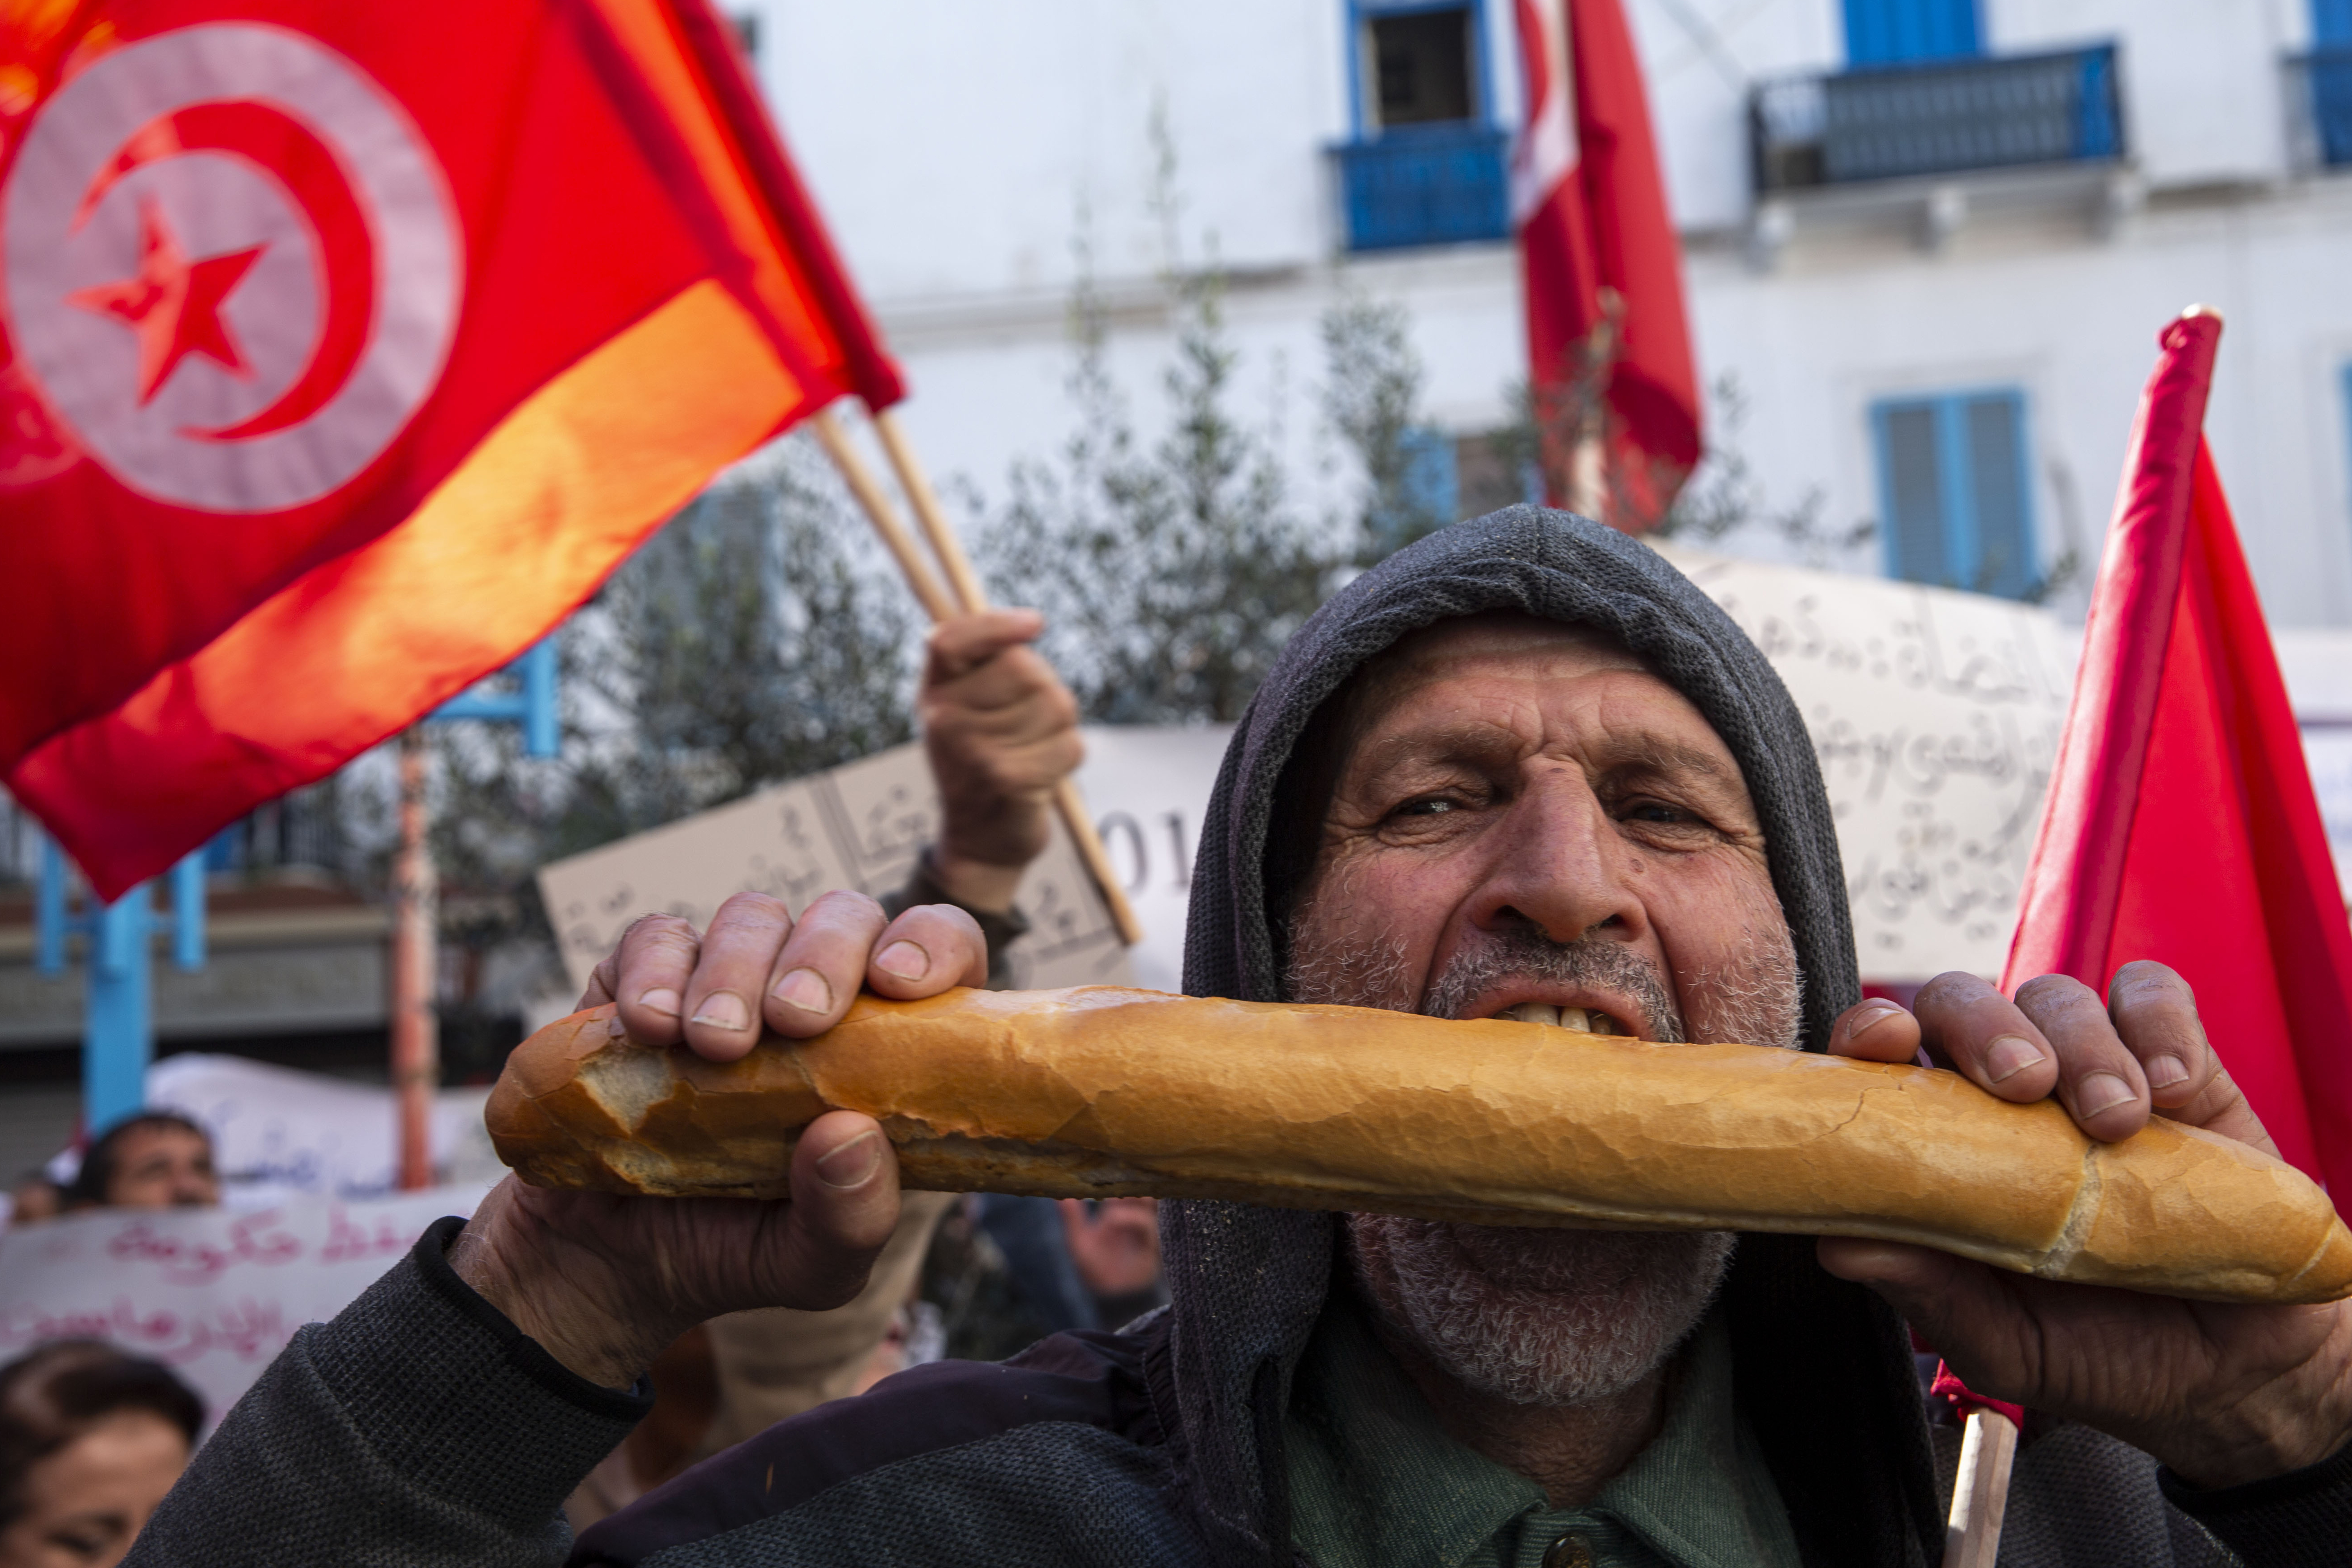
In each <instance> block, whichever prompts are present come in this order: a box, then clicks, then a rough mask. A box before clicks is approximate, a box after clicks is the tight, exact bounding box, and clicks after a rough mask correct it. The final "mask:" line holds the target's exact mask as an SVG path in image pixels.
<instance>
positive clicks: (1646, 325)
mask: <svg viewBox="0 0 2352 1568" xmlns="http://www.w3.org/2000/svg"><path fill="white" fill-rule="evenodd" d="M1517 15H1518V34H1519V58H1520V63H1521V66H1522V68H1523V71H1524V79H1525V81H1526V83H1527V122H1526V124H1525V126H1524V127H1523V128H1522V130H1521V132H1520V135H1519V138H1518V142H1517V146H1516V147H1515V148H1514V149H1513V150H1512V154H1511V218H1512V222H1513V223H1514V224H1515V225H1516V226H1517V228H1518V231H1519V256H1520V263H1521V266H1522V267H1523V268H1524V269H1525V273H1526V283H1527V306H1528V388H1529V391H1530V394H1531V395H1532V396H1533V398H1534V402H1535V405H1536V409H1537V411H1538V420H1539V422H1540V423H1541V424H1542V425H1543V426H1544V427H1545V428H1546V430H1547V431H1548V432H1549V430H1550V428H1551V426H1553V425H1554V423H1555V422H1556V420H1557V417H1558V416H1559V414H1560V413H1561V412H1562V411H1564V410H1570V409H1575V408H1576V407H1577V406H1578V405H1580V404H1581V403H1582V402H1584V401H1586V400H1587V399H1589V397H1590V395H1591V391H1592V390H1600V391H1601V404H1602V405H1603V406H1604V407H1605V409H1606V411H1607V419H1606V426H1607V428H1606V431H1605V440H1604V446H1603V450H1602V454H1601V455H1602V459H1603V463H1604V466H1605V468H1606V474H1605V479H1606V484H1605V486H1604V489H1603V495H1604V507H1603V510H1605V511H1606V512H1607V513H1608V514H1609V515H1607V516H1605V517H1603V519H1602V521H1606V522H1609V523H1612V524H1613V525H1615V526H1616V527H1619V528H1623V529H1627V530H1629V531H1639V530H1641V529H1645V528H1650V527H1653V526H1654V525H1655V524H1656V523H1657V522H1658V521H1660V520H1661V519H1663V518H1664V516H1665V513H1666V509H1667V508H1668V507H1669V506H1671V505H1673V504H1674V499H1675V492H1676V491H1677V490H1679V489H1681V488H1682V483H1683V480H1684V479H1686V478H1687V477H1688V476H1689V474H1690V470H1691V469H1692V468H1694V467H1696V464H1697V462H1698V459H1699V425H1700V416H1699V395H1698V373H1697V371H1696V368H1695V367H1694V365H1693V363H1692V361H1691V344H1690V329H1689V326H1688V325H1687V324H1686V322H1685V318H1684V314H1683V281H1682V248H1681V247H1680V245H1679V244H1678V243H1677V241H1676V240H1675V227H1674V220H1673V219H1672V218H1671V217H1670V216H1668V214H1667V211H1666V191H1665V184H1664V181H1663V180H1661V179H1660V178H1659V174H1658V153H1657V143H1656V141H1655V139H1654V137H1653V136H1652V135H1651V133H1650V106H1649V100H1648V99H1647V97H1646V95H1645V94H1644V92H1643V87H1642V67H1641V62H1640V61H1639V60H1638V59H1637V58H1635V57H1634V53H1633V36H1632V34H1631V33H1629V32H1628V31H1627V30H1626V26H1625V16H1624V13H1623V11H1622V9H1620V7H1619V5H1618V0H1517ZM1612 339H1613V342H1612V341H1611V340H1612ZM1596 362H1597V363H1596ZM1604 378H1605V379H1604ZM1604 387H1605V389H1603V388H1604ZM1548 444H1549V443H1548ZM1555 458H1557V459H1558V460H1555ZM1544 467H1545V470H1546V473H1547V474H1548V475H1549V476H1552V479H1550V481H1549V482H1551V483H1553V484H1554V485H1555V486H1557V485H1559V476H1561V475H1564V474H1566V473H1567V472H1569V469H1570V459H1569V458H1568V457H1567V455H1566V454H1552V453H1548V454H1547V457H1546V461H1545V464H1544ZM1553 499H1554V500H1558V501H1565V500H1567V499H1568V498H1567V497H1566V496H1565V495H1556V496H1555V497H1554V498H1553Z"/></svg>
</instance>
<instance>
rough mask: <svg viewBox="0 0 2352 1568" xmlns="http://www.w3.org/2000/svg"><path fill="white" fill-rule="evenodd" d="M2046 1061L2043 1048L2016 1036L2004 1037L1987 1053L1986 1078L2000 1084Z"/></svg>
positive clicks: (1993, 1044)
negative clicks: (2037, 1063)
mask: <svg viewBox="0 0 2352 1568" xmlns="http://www.w3.org/2000/svg"><path fill="white" fill-rule="evenodd" d="M2043 1059H2045V1058H2043V1057H2042V1047H2040V1046H2037V1045H2035V1044H2034V1043H2033V1042H2032V1040H2025V1039H2020V1038H2019V1037H2017V1036H2015V1035H2003V1036H2002V1037H2000V1038H1999V1039H1997V1040H1995V1041H1994V1042H1993V1043H1992V1046H1991V1048H1990V1049H1989V1050H1987V1051H1986V1052H1985V1077H1987V1078H1989V1079H1992V1081H1993V1082H1995V1083H2000V1081H2002V1080H2003V1079H2008V1078H2011V1077H2013V1076H2014V1075H2016V1074H2018V1073H2021V1072H2023V1071H2024V1070H2025V1069H2026V1068H2030V1067H2032V1066H2033V1065H2034V1064H2035V1063H2036V1062H2039V1061H2042V1060H2043Z"/></svg>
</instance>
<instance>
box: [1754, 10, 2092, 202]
mask: <svg viewBox="0 0 2352 1568" xmlns="http://www.w3.org/2000/svg"><path fill="white" fill-rule="evenodd" d="M1748 137H1749V147H1750V151H1751V153H1752V155H1753V157H1754V160H1755V168H1754V174H1755V180H1756V188H1757V190H1758V191H1759V192H1774V191H1787V190H1801V189H1805V188H1808V187H1812V186H1820V185H1842V184H1853V183H1856V182H1860V181H1864V180H1891V179H1901V178H1906V177H1915V176H1919V175H1931V174H1959V173H1963V172H1966V171H1969V170H1975V169H2007V168H2015V167H2019V166H2021V165H2027V164H2034V163H2086V162H2095V161H2103V160H2108V159H2114V158H2119V157H2121V156H2122V155H2123V152H2124V123H2123V107H2122V104H2121V102H2120V100H2119V98H2118V95H2117V90H2116V51H2115V46H2113V45H2112V44H2103V45H2100V46H2098V47H2095V48H2087V49H2069V50H2066V51H2064V52H2063V53H2059V54H2048V55H2019V56H2012V57H2009V58H2000V59H1976V60H1938V61H1937V62H1935V63H1933V64H1926V65H1916V66H1898V67H1894V68H1874V69H1871V70H1856V71H1844V72H1841V73H1839V74H1837V75H1834V76H1816V77H1800V78H1792V79H1787V80H1782V81H1773V82H1766V83H1763V84H1761V85H1759V87H1758V88H1757V89H1755V91H1754V93H1753V95H1752V96H1751V97H1750V98H1749V100H1748Z"/></svg>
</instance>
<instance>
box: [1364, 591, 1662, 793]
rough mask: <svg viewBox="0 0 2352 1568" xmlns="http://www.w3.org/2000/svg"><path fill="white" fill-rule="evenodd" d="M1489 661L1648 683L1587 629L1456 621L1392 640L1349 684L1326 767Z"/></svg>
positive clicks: (1637, 662) (1513, 618)
mask: <svg viewBox="0 0 2352 1568" xmlns="http://www.w3.org/2000/svg"><path fill="white" fill-rule="evenodd" d="M1490 658H1503V659H1510V660H1514V661H1521V660H1524V661H1526V662H1528V663H1529V664H1532V665H1534V666H1536V667H1537V668H1539V669H1543V670H1544V671H1545V672H1546V673H1558V674H1560V675H1570V674H1587V673H1593V672H1598V671H1601V670H1612V669H1622V670H1631V671H1635V672H1638V673H1641V674H1643V675H1651V676H1654V675H1655V672H1654V670H1652V669H1651V668H1650V667H1649V665H1648V664H1647V663H1645V662H1644V661H1643V658H1641V656H1640V655H1638V654H1636V653H1634V652H1633V650H1632V649H1631V648H1629V647H1625V645H1624V644H1622V643H1621V642H1619V641H1618V640H1617V639H1616V638H1614V637H1611V636H1610V635H1609V634H1608V633H1606V632H1604V631H1601V630H1600V629H1599V628H1597V627H1594V626H1578V625H1569V624H1565V623H1562V622H1559V621H1547V620H1544V619H1542V618H1540V617H1538V616H1529V615H1523V614H1521V613H1519V612H1517V611H1510V610H1495V611H1489V612H1486V614H1483V615H1476V616H1455V617H1454V618H1452V619H1450V620H1443V621H1439V622H1436V623H1435V624H1433V625H1432V626H1423V628H1422V629H1421V630H1419V631H1417V632H1413V633H1412V634H1411V635H1409V636H1407V637H1402V638H1400V639H1398V640H1397V641H1396V642H1395V643H1393V644H1391V646H1390V647H1388V648H1386V649H1385V650H1383V651H1382V652H1381V653H1379V654H1377V655H1375V656H1374V657H1373V658H1370V660H1368V661H1366V663H1365V664H1364V666H1363V667H1362V668H1360V669H1359V670H1357V672H1356V673H1355V675H1354V676H1353V677H1351V678H1350V679H1349V682H1348V684H1347V685H1346V686H1345V687H1343V688H1342V689H1340V692H1339V697H1338V699H1337V702H1338V712H1337V713H1336V714H1335V715H1334V717H1335V718H1336V719H1337V720H1338V722H1337V724H1336V725H1335V726H1334V732H1333V734H1332V735H1331V741H1332V742H1336V744H1335V746H1334V755H1333V759H1332V760H1333V761H1334V762H1335V763H1341V764H1344V763H1345V762H1346V760H1347V758H1348V757H1349V755H1350V754H1351V753H1353V752H1354V751H1355V749H1356V745H1357V743H1358V742H1360V741H1361V740H1362V739H1363V737H1364V736H1365V735H1366V734H1367V733H1369V732H1370V731H1371V730H1372V729H1373V728H1374V727H1375V726H1377V725H1378V724H1379V723H1380V721H1381V719H1382V718H1383V717H1385V716H1386V715H1387V714H1389V713H1391V711H1393V710H1395V709H1396V707H1397V705H1398V704H1399V703H1401V702H1402V701H1404V700H1406V699H1407V698H1409V697H1412V696H1413V695H1414V694H1415V693H1417V692H1420V691H1422V690H1423V689H1426V688H1428V687H1430V686H1432V685H1434V684H1437V683H1439V682H1442V681H1444V680H1445V679H1448V678H1450V677H1452V676H1454V675H1455V674H1457V673H1458V672H1459V671H1461V670H1462V669H1463V668H1464V667H1465V666H1466V665H1468V664H1471V663H1474V662H1477V661H1481V660H1485V659H1490Z"/></svg>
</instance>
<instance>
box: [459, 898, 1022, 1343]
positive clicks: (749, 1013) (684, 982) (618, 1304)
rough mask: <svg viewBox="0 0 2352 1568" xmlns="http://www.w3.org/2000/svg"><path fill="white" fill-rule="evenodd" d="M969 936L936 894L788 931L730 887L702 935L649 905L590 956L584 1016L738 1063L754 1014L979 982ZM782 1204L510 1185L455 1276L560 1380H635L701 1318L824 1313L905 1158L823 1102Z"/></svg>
mask: <svg viewBox="0 0 2352 1568" xmlns="http://www.w3.org/2000/svg"><path fill="white" fill-rule="evenodd" d="M987 973H988V952H987V945H986V943H985V942H982V938H981V934H980V928H979V927H978V926H977V925H975V924H974V923H973V921H972V918H971V916H970V915H968V914H966V913H964V912H963V911H962V910H959V909H955V908H953V907H952V906H950V905H945V904H932V905H925V906H921V907H919V908H916V909H911V910H908V911H907V912H906V913H905V914H902V915H900V916H899V917H898V919H897V920H895V921H886V919H885V917H884V916H883V913H882V910H881V906H879V905H878V904H877V903H875V901H874V900H871V899H869V898H866V897H865V896H864V895H863V894H859V893H828V894H826V895H825V896H824V898H821V899H819V900H817V901H816V902H815V903H814V904H811V905H810V906H809V907H808V910H806V911H805V912H804V913H803V915H802V917H801V919H800V921H798V922H797V924H796V923H795V922H794V921H793V919H792V918H791V916H790V915H789V914H787V913H786V911H785V910H784V906H783V905H782V904H781V903H779V902H777V901H776V900H773V899H771V898H768V897H766V896H764V895H761V894H757V893H738V894H737V895H736V896H735V897H733V898H731V899H730V900H727V902H726V903H725V904H723V905H721V906H720V908H719V913H718V914H717V915H716V916H715V917H714V918H713V919H712V921H711V922H710V929H709V931H706V932H703V933H701V934H699V935H698V934H697V933H696V931H695V930H694V928H693V927H692V926H691V925H688V923H687V922H686V921H682V920H679V919H678V918H677V917H676V916H674V915H648V916H646V917H645V918H644V919H642V920H640V921H637V922H636V923H635V925H632V926H631V927H630V928H629V929H628V931H626V932H625V934H624V935H623V936H622V938H621V944H620V946H619V948H618V949H616V950H615V951H614V952H613V953H612V955H611V956H609V957H607V958H606V959H605V960H604V962H603V963H600V964H598V965H597V966H596V971H595V974H594V976H593V978H592V979H591V980H590V981H589V984H588V989H587V991H586V993H585V994H583V996H582V997H581V999H580V1005H581V1006H582V1007H583V1008H586V1007H595V1006H601V1005H604V1004H605V1003H607V1002H613V1003H617V1004H618V1012H619V1020H620V1022H621V1024H622V1025H623V1026H624V1027H625V1030H626V1032H627V1033H628V1035H629V1036H630V1037H631V1038H633V1039H635V1040H636V1041H637V1042H638V1043H640V1044H642V1045H649V1046H671V1047H684V1048H687V1049H690V1050H692V1051H694V1052H696V1053H697V1054H698V1055H700V1056H703V1057H706V1058H709V1059H710V1060H712V1061H722V1062H723V1061H733V1060H735V1059H736V1058H739V1057H740V1056H742V1055H743V1054H744V1053H745V1052H746V1051H749V1050H750V1049H751V1047H752V1046H753V1045H754V1044H755V1043H756V1042H757V1041H758V1039H759V1037H760V1028H761V1025H762V1024H764V1025H765V1026H767V1027H768V1028H770V1029H772V1030H774V1031H775V1032H776V1033H778V1034H780V1035H787V1036H791V1037H795V1038H805V1037H809V1036H811V1035H817V1034H822V1033H824V1031H825V1030H826V1029H829V1028H831V1027H832V1026H834V1025H835V1024H836V1023H838V1022H839V1021H840V1019H841V1016H842V1015H843V1014H844V1013H845V1012H847V1011H848V1009H849V1004H850V1002H851V1001H852V1000H853V999H854V998H855V997H856V994H857V991H858V988H859V986H860V985H861V984H863V985H865V986H866V988H868V989H870V990H872V991H874V992H875V993H877V994H879V995H883V996H889V997H894V998H897V999H898V1000H901V1001H911V1000H913V999H915V998H917V997H921V996H933V995H937V994H939V993H940V992H942V991H945V990H947V989H948V988H949V987H950V986H953V985H976V984H980V983H981V982H982V981H983V980H985V979H986V978H987ZM792 1189H793V1195H792V1196H791V1197H790V1198H789V1199H786V1200H784V1201H782V1202H781V1203H756V1202H752V1201H750V1200H748V1199H724V1198H634V1197H620V1196H615V1195H614V1194H608V1193H573V1192H553V1191H549V1190H546V1189H542V1188H539V1187H532V1186H527V1185H525V1184H522V1183H521V1182H520V1181H518V1180H517V1179H515V1178H514V1177H511V1176H509V1177H508V1178H507V1180H506V1181H505V1182H503V1183H502V1184H499V1188H498V1190H497V1191H495V1192H493V1193H492V1194H490V1195H489V1197H488V1199H487V1200H485V1201H484V1203H483V1205H482V1206H481V1208H480V1209H479V1210H478V1211H477V1212H476V1213H475V1215H474V1218H473V1220H472V1222H471V1223H470V1224H468V1225H467V1226H466V1230H465V1234H464V1235H463V1236H461V1237H459V1238H458V1240H457V1246H456V1247H454V1248H452V1249H451V1252H450V1258H449V1260H450V1263H451V1264H452V1265H453V1266H454V1267H455V1268H457V1273H458V1276H459V1278H461V1279H464V1280H465V1281H466V1282H467V1284H468V1285H470V1286H472V1287H473V1288H474V1289H475V1290H476V1291H478V1293H479V1294H480V1295H481V1296H482V1297H483V1298H484V1299H485V1300H488V1302H489V1303H490V1304H491V1305H492V1306H494V1307H497V1308H498V1309H499V1310H500V1311H502V1312H504V1313H505V1314H506V1315H507V1316H508V1317H509V1319H511V1320H512V1321H514V1323H515V1325H516V1326H517V1327H518V1328H520V1329H521V1330H522V1331H523V1332H524V1333H526V1334H529V1335H530V1337H531V1338H532V1339H534V1340H536V1341H538V1342H540V1344H541V1345H542V1346H544V1347H545V1348H546V1350H547V1351H548V1352H549V1353H550V1354H551V1355H553V1356H554V1357H555V1358H556V1359H557V1360H558V1361H560V1362H562V1363H563V1364H564V1365H566V1366H568V1367H570V1368H571V1369H572V1371H574V1372H576V1373H580V1374H581V1375H582V1376H583V1377H586V1378H588V1379H589V1380H591V1381H592V1382H595V1383H601V1384H607V1385H608V1386H613V1387H624V1386H626V1385H627V1384H631V1383H634V1382H635V1380H636V1378H637V1375H638V1374H639V1373H642V1372H643V1371H644V1370H645V1369H646V1367H647V1366H649V1365H651V1364H652V1363H653V1359H654V1357H655V1356H656V1355H658V1354H660V1353H661V1351H662V1348H663V1347H664V1346H665V1345H667V1344H668V1343H669V1342H671V1341H672V1340H674V1339H676V1338H677V1336H678V1335H679V1334H681V1333H683V1332H684V1331H686V1330H688V1329H689V1328H691V1327H692V1326H694V1325H695V1324H696V1323H698V1322H702V1321H705V1320H707V1319H709V1318H713V1317H716V1316H718V1315H719V1313H721V1312H731V1311H738V1310H743V1309H745V1308H751V1307H799V1308H803V1309H806V1310H822V1309H824V1308H828V1307H837V1306H839V1305H841V1303H843V1302H844V1301H846V1300H849V1299H850V1298H851V1297H852V1296H854V1295H856V1293H857V1292H858V1290H859V1289H862V1288H863V1287H864V1285H865V1283H866V1271H867V1270H868V1269H869V1268H871V1267H872V1266H873V1262H874V1258H875V1255H876V1254H877V1253H878V1252H879V1251H880V1250H881V1247H882V1244H883V1243H884V1242H886V1241H887V1240H888V1239H889V1238H890V1232H891V1230H892V1228H893V1227H894V1226H896V1225H897V1224H898V1160H897V1157H896V1156H895V1155H894V1154H893V1153H892V1152H891V1149H890V1145H889V1143H888V1142H887V1141H886V1140H885V1139H884V1138H883V1136H882V1129H881V1127H880V1126H879V1125H878V1124H877V1123H876V1122H875V1121H874V1120H873V1119H872V1118H870V1117H866V1116H859V1115H856V1114H855V1113H854V1112H851V1111H846V1110H835V1111H831V1112H828V1113H827V1114H825V1115H824V1116H821V1117H819V1118H818V1119H817V1120H816V1121H813V1122H811V1123H810V1124H809V1127H808V1130H807V1131H805V1132H803V1134H802V1136H801V1139H800V1142H799V1144H798V1146H797V1147H796V1148H795V1149H794V1150H793V1173H792Z"/></svg>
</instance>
